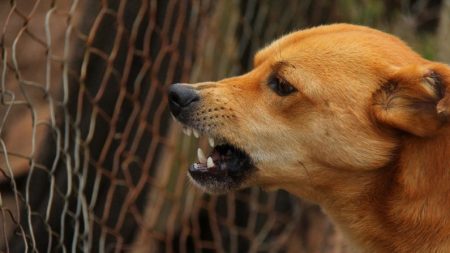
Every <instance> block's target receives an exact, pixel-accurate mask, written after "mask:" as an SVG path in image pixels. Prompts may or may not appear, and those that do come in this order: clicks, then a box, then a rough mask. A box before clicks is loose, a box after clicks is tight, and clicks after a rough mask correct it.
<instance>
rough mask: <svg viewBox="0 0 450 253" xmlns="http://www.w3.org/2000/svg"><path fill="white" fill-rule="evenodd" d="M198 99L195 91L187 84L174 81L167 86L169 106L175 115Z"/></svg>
mask: <svg viewBox="0 0 450 253" xmlns="http://www.w3.org/2000/svg"><path fill="white" fill-rule="evenodd" d="M199 100H200V97H199V95H198V94H197V91H195V90H194V89H192V88H191V87H189V86H187V85H184V84H180V83H176V84H172V86H170V88H169V108H170V111H172V114H173V115H174V116H175V117H176V116H178V115H179V114H180V113H181V111H182V110H183V109H186V108H188V107H190V106H191V105H192V104H194V103H195V102H197V101H199Z"/></svg>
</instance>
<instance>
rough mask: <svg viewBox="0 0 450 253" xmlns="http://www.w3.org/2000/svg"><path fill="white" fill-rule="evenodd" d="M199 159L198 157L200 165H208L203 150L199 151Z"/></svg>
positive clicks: (199, 149)
mask: <svg viewBox="0 0 450 253" xmlns="http://www.w3.org/2000/svg"><path fill="white" fill-rule="evenodd" d="M197 157H198V161H199V162H200V163H206V156H205V153H203V150H202V149H201V148H198V149H197Z"/></svg>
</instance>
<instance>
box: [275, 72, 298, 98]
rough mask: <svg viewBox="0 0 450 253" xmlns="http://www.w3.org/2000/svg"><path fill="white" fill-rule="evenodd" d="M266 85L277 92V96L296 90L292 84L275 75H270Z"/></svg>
mask: <svg viewBox="0 0 450 253" xmlns="http://www.w3.org/2000/svg"><path fill="white" fill-rule="evenodd" d="M268 85H269V87H270V88H271V89H272V90H273V91H274V92H275V93H277V94H278V96H282V97H284V96H287V95H289V94H291V93H292V92H295V91H297V89H296V88H295V87H294V86H292V85H291V84H289V83H288V82H287V81H286V80H284V79H282V78H280V77H278V76H276V75H272V76H270V77H269V80H268Z"/></svg>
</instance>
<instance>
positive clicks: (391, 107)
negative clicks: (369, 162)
mask: <svg viewBox="0 0 450 253" xmlns="http://www.w3.org/2000/svg"><path fill="white" fill-rule="evenodd" d="M372 109H373V113H374V115H375V118H376V119H377V120H378V121H379V122H381V123H383V124H387V125H389V126H392V127H394V128H397V129H400V130H403V131H406V132H408V133H411V134H414V135H417V136H422V137H424V136H430V135H433V134H435V133H436V131H437V130H438V129H439V128H440V127H441V126H443V125H444V124H446V123H447V122H448V121H449V119H450V67H449V66H447V65H444V64H439V63H432V64H427V65H420V66H419V65H414V66H408V67H403V68H401V69H398V70H396V71H394V73H392V74H391V76H390V78H389V79H388V81H387V82H386V83H385V84H384V85H383V86H382V87H381V88H380V89H379V90H378V91H377V92H376V93H375V94H374V96H373V106H372Z"/></svg>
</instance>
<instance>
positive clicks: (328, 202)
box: [299, 127, 450, 252]
mask: <svg viewBox="0 0 450 253" xmlns="http://www.w3.org/2000/svg"><path fill="white" fill-rule="evenodd" d="M401 146H402V147H401V150H400V153H399V156H398V158H396V160H395V161H394V162H393V163H392V164H391V165H389V166H386V167H385V168H383V169H380V170H378V171H371V172H362V173H353V172H347V173H342V171H331V172H329V173H330V175H328V176H326V177H323V175H321V176H320V178H321V180H322V181H321V182H320V183H318V184H317V185H316V187H319V188H316V189H314V190H313V191H319V192H321V194H319V195H316V196H315V197H317V198H316V199H315V200H317V201H318V202H319V203H320V204H321V205H322V206H323V207H324V209H325V211H326V212H327V213H328V214H329V215H330V216H331V217H332V219H333V220H334V221H335V223H336V224H337V225H338V227H339V228H340V229H341V230H342V231H343V232H344V233H345V234H346V235H347V236H348V237H349V238H350V239H351V240H352V241H353V243H355V244H356V245H359V248H361V249H363V252H366V251H367V252H444V251H442V249H448V248H447V247H449V246H450V206H449V201H450V128H449V127H447V129H443V130H442V132H441V133H440V134H439V135H438V136H435V137H434V138H415V139H412V138H408V139H407V140H405V141H404V143H402V145H401ZM323 178H325V179H323ZM326 180H329V181H328V182H326ZM302 194H303V193H299V195H300V196H301V195H302ZM306 194H308V193H306ZM313 199H314V198H313Z"/></svg>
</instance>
